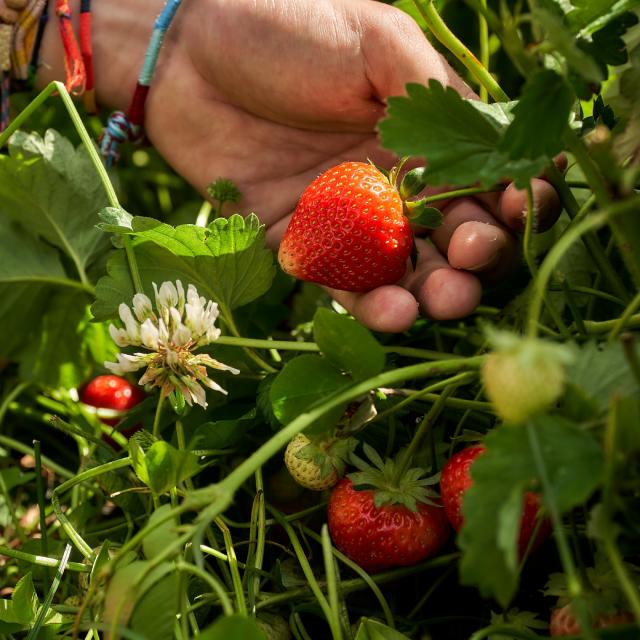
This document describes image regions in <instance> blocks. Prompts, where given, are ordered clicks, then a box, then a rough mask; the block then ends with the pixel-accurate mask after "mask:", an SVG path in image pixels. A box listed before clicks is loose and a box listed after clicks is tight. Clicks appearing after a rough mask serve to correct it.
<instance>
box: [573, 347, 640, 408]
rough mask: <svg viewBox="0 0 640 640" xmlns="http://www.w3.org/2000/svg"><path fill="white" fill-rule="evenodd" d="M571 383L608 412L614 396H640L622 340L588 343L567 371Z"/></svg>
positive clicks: (598, 406)
mask: <svg viewBox="0 0 640 640" xmlns="http://www.w3.org/2000/svg"><path fill="white" fill-rule="evenodd" d="M567 380H568V384H569V385H570V386H574V387H577V388H578V389H579V390H580V391H581V392H582V393H583V394H584V395H585V396H586V397H587V398H589V399H590V400H591V402H592V403H594V404H595V406H596V407H597V408H598V409H599V411H600V412H601V413H604V412H605V411H606V410H607V408H608V407H609V403H610V400H611V398H612V396H614V395H619V396H621V397H624V396H630V395H636V396H637V395H638V393H640V389H638V384H637V383H636V381H635V378H634V376H633V374H632V373H631V370H630V369H629V365H628V363H627V359H626V357H625V355H624V351H623V349H622V346H621V345H620V344H619V343H613V344H607V345H604V346H601V345H599V344H598V343H597V342H588V343H587V344H585V345H584V346H583V347H582V348H581V349H580V351H579V352H578V355H577V358H576V360H575V361H574V363H573V364H572V365H571V366H570V367H569V368H568V370H567Z"/></svg>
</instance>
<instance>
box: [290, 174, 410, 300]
mask: <svg viewBox="0 0 640 640" xmlns="http://www.w3.org/2000/svg"><path fill="white" fill-rule="evenodd" d="M394 175H395V173H394ZM412 246H413V235H412V232H411V226H410V224H409V220H408V218H407V217H406V216H405V215H404V213H403V202H402V199H401V197H400V194H399V193H398V190H397V189H396V187H395V185H394V184H393V183H392V182H391V181H390V180H389V179H387V178H386V177H385V176H384V175H383V174H382V173H381V172H380V171H379V170H378V169H376V167H374V166H373V165H371V164H367V163H364V162H344V163H342V164H340V165H338V166H336V167H333V168H332V169H329V170H328V171H325V173H323V174H322V175H321V176H320V177H318V178H316V180H314V181H313V182H312V183H311V184H310V185H309V186H308V187H307V188H306V189H305V191H304V193H303V194H302V196H301V197H300V201H299V202H298V206H297V207H296V210H295V212H294V214H293V217H292V218H291V222H290V223H289V226H288V227H287V230H286V232H285V234H284V237H283V239H282V242H281V243H280V251H279V253H278V259H279V261H280V265H281V266H282V268H283V269H284V271H286V272H287V273H289V274H291V275H292V276H295V277H296V278H300V279H301V280H308V281H310V282H316V283H318V284H322V285H326V286H328V287H333V288H334V289H344V290H347V291H370V290H371V289H375V288H376V287H379V286H381V285H383V284H391V283H394V282H396V281H397V280H399V279H400V278H401V277H402V275H403V274H404V272H405V269H406V266H407V258H409V256H410V254H411V249H412Z"/></svg>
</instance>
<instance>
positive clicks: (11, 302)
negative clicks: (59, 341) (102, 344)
mask: <svg viewBox="0 0 640 640" xmlns="http://www.w3.org/2000/svg"><path fill="white" fill-rule="evenodd" d="M0 255H3V256H11V255H18V256H20V259H19V260H0V331H1V333H2V342H1V343H0V354H1V355H3V356H13V355H14V354H15V353H16V352H17V351H18V350H19V349H20V348H21V347H23V346H24V344H25V343H26V342H27V340H28V338H29V336H30V335H31V332H32V331H33V330H34V329H35V327H36V326H37V324H38V319H39V318H40V316H41V315H42V314H43V313H44V312H45V310H46V307H47V304H48V300H47V295H46V292H47V291H49V290H50V288H51V284H53V283H57V282H60V283H61V284H65V282H67V278H66V274H65V271H64V267H63V266H62V262H61V261H60V256H59V254H58V252H57V251H56V250H55V249H54V248H52V247H50V246H48V245H45V244H43V243H41V242H38V240H36V239H35V238H33V236H31V235H29V234H28V233H27V231H26V230H24V229H23V228H22V227H20V226H18V225H16V224H13V223H12V222H10V221H8V220H6V219H2V218H0ZM70 284H75V283H73V282H70Z"/></svg>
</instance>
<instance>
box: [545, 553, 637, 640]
mask: <svg viewBox="0 0 640 640" xmlns="http://www.w3.org/2000/svg"><path fill="white" fill-rule="evenodd" d="M594 560H595V562H594V565H593V566H592V567H585V568H584V573H585V577H586V580H585V586H586V588H585V590H584V592H583V594H582V599H583V604H584V606H585V607H586V611H587V612H588V615H589V617H590V619H591V625H592V627H593V628H594V629H604V628H606V627H614V626H617V625H623V624H632V623H633V622H634V621H635V616H634V615H633V613H631V612H630V611H629V610H628V601H627V596H626V594H625V592H624V591H623V590H622V588H621V586H620V581H619V580H618V574H617V572H616V570H614V569H613V567H612V566H611V562H610V561H609V558H608V557H607V555H606V554H605V553H603V552H602V550H601V549H599V548H597V547H596V553H595V557H594ZM622 564H623V567H624V571H625V572H626V573H627V574H628V575H629V576H630V577H631V580H632V581H633V582H634V583H636V584H637V582H638V577H639V575H638V569H637V568H636V567H635V566H633V565H631V564H628V563H626V562H623V563H622ZM544 594H545V595H547V596H552V597H554V596H555V597H556V598H557V602H556V605H555V608H554V609H553V610H552V611H551V619H550V624H549V635H551V637H560V636H578V635H580V633H581V631H582V625H581V623H580V619H579V616H578V615H577V614H576V609H575V607H574V602H573V599H572V596H571V589H570V588H569V581H568V580H567V576H566V574H564V573H552V574H551V575H550V576H549V581H548V582H547V586H546V588H545V590H544ZM628 637H630V638H631V637H634V638H635V637H640V634H638V633H637V632H636V633H635V634H634V635H633V636H632V635H629V636H628Z"/></svg>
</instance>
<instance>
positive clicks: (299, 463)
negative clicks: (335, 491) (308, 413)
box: [284, 433, 340, 491]
mask: <svg viewBox="0 0 640 640" xmlns="http://www.w3.org/2000/svg"><path fill="white" fill-rule="evenodd" d="M303 450H304V451H303ZM323 457H324V454H323V452H322V451H321V448H320V447H317V446H314V445H312V443H311V440H309V438H307V436H305V435H304V434H303V433H299V434H298V435H297V436H295V437H294V438H293V440H291V442H289V444H288V445H287V448H286V450H285V452H284V463H285V464H286V465H287V469H288V470H289V473H290V474H291V477H292V478H293V479H294V480H295V481H296V482H297V483H298V484H299V485H301V486H303V487H305V488H306V489H311V490H312V491H324V490H325V489H329V488H330V487H333V485H334V484H336V482H338V480H339V479H340V476H339V475H338V471H337V470H336V468H335V467H334V466H333V465H332V464H331V462H329V461H327V460H323V459H322V458H323Z"/></svg>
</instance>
